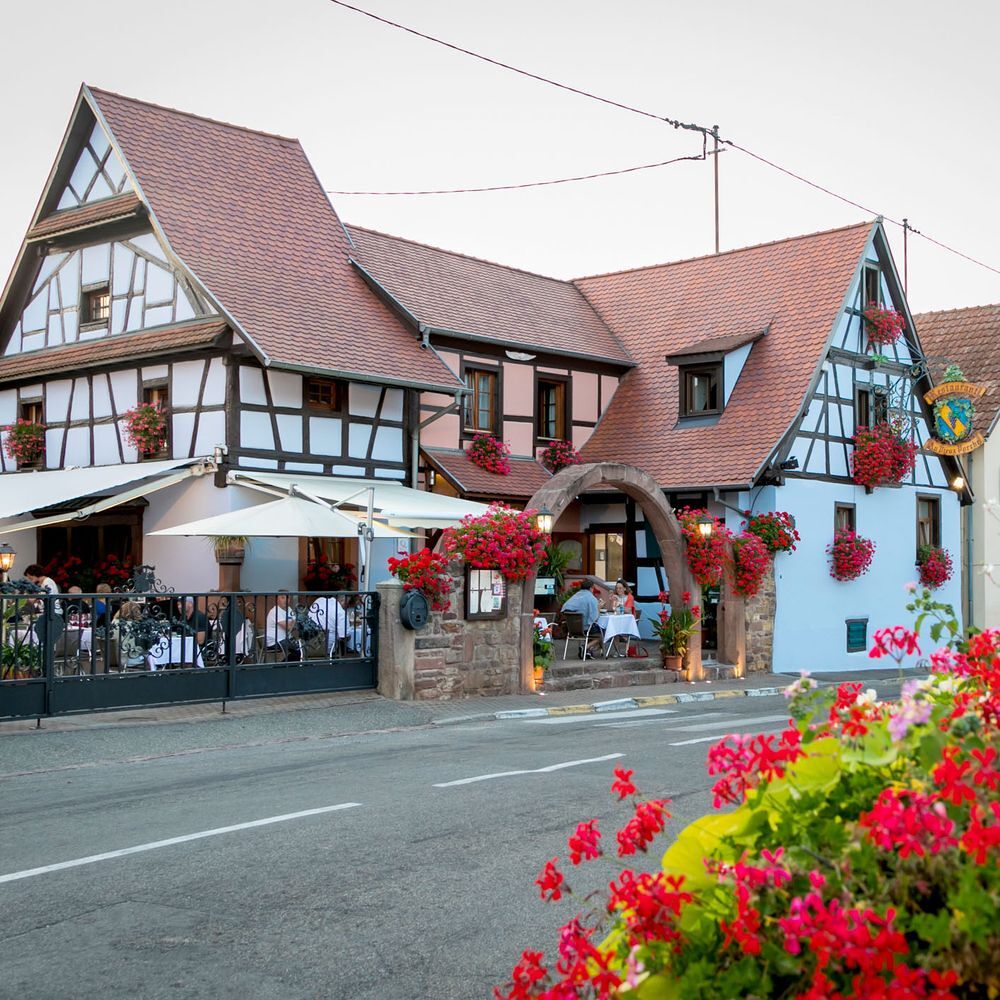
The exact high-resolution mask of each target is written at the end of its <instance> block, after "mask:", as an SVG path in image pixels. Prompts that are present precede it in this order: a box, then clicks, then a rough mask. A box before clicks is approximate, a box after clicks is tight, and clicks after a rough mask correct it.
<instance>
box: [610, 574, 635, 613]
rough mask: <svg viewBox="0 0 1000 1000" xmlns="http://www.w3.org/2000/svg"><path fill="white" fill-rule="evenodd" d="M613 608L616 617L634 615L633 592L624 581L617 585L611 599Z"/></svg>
mask: <svg viewBox="0 0 1000 1000" xmlns="http://www.w3.org/2000/svg"><path fill="white" fill-rule="evenodd" d="M611 601H612V608H613V610H614V613H615V614H616V615H634V614H635V598H634V597H633V596H632V590H631V588H630V587H629V585H628V584H627V583H626V582H625V581H624V580H619V581H618V582H617V583H615V592H614V594H613V595H612V598H611Z"/></svg>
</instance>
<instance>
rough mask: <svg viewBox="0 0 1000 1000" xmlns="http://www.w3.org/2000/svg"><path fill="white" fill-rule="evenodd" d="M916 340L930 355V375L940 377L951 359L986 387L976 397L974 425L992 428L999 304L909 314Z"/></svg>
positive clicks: (999, 402)
mask: <svg viewBox="0 0 1000 1000" xmlns="http://www.w3.org/2000/svg"><path fill="white" fill-rule="evenodd" d="M913 324H914V326H915V327H916V328H917V336H918V337H919V338H920V344H921V346H922V347H923V349H924V351H925V353H926V354H927V355H928V357H930V358H932V359H934V364H933V366H932V371H931V375H932V377H934V378H935V380H937V379H940V377H941V374H942V373H943V371H944V368H945V365H947V364H949V363H954V364H956V365H958V366H959V367H960V368H961V369H962V371H963V372H964V373H965V377H966V378H967V379H968V380H969V381H970V382H975V383H976V384H978V385H985V386H986V387H987V390H986V395H985V396H983V397H982V399H979V400H977V401H976V427H977V429H978V430H980V431H981V432H982V433H983V434H986V433H987V432H988V431H991V430H992V429H993V425H994V424H995V423H996V421H997V416H998V414H1000V304H995V305H989V306H971V307H969V308H968V309H943V310H941V311H940V312H929V313H921V314H920V315H918V316H914V317H913Z"/></svg>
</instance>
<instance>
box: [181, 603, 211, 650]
mask: <svg viewBox="0 0 1000 1000" xmlns="http://www.w3.org/2000/svg"><path fill="white" fill-rule="evenodd" d="M179 603H180V602H179V601H178V604H179ZM183 615H184V617H183V620H182V624H183V625H185V626H186V627H187V628H188V629H189V630H190V632H189V634H192V635H194V637H195V642H196V643H197V644H198V648H199V649H201V648H202V647H203V646H204V645H205V639H206V638H207V636H208V618H207V617H206V616H205V612H204V611H198V610H196V609H195V606H194V598H193V597H185V598H184V604H183Z"/></svg>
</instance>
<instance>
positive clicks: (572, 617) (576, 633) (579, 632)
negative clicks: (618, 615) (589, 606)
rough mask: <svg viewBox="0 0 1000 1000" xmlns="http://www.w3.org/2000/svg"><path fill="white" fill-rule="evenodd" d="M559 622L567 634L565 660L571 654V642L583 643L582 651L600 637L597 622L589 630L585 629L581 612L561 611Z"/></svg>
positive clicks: (564, 651)
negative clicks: (593, 639) (596, 637)
mask: <svg viewBox="0 0 1000 1000" xmlns="http://www.w3.org/2000/svg"><path fill="white" fill-rule="evenodd" d="M559 622H560V623H561V625H562V628H563V631H564V632H565V634H566V642H565V644H564V645H563V655H562V658H563V659H564V660H565V659H566V655H567V653H568V652H569V644H570V642H572V641H577V640H579V641H580V642H581V643H582V646H581V650H586V648H587V646H588V645H589V644H590V640H591V639H592V638H594V637H595V636H599V635H600V629H598V627H597V623H596V622H592V623H591V625H590V627H589V628H586V629H585V628H584V627H583V615H582V614H581V613H580V612H579V611H560V612H559Z"/></svg>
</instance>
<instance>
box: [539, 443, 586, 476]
mask: <svg viewBox="0 0 1000 1000" xmlns="http://www.w3.org/2000/svg"><path fill="white" fill-rule="evenodd" d="M538 460H539V461H540V462H541V463H542V465H544V466H545V468H546V469H548V470H549V472H551V473H552V474H553V475H555V474H556V473H557V472H559V471H560V470H561V469H565V468H568V467H569V466H571V465H579V464H580V462H581V461H582V459H581V458H580V453H579V452H578V451H577V450H576V448H574V447H573V442H572V441H552V442H550V443H549V444H548V445H546V446H545V447H544V448H543V449H542V450H541V452H540V453H539V455H538Z"/></svg>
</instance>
